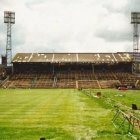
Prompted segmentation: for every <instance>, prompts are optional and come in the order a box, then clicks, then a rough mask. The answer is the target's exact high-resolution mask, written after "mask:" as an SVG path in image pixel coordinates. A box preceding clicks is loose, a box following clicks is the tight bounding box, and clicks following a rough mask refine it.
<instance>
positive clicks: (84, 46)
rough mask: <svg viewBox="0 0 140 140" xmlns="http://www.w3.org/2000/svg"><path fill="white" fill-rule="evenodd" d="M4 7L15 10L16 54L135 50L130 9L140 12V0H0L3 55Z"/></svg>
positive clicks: (0, 38) (0, 48)
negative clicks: (133, 48)
mask: <svg viewBox="0 0 140 140" xmlns="http://www.w3.org/2000/svg"><path fill="white" fill-rule="evenodd" d="M5 10H11V11H15V13H16V24H15V25H13V27H12V33H13V38H12V43H13V55H15V53H17V52H118V51H132V45H133V43H132V39H133V38H132V36H133V34H132V31H133V26H132V25H131V24H130V20H131V11H140V0H0V54H4V53H5V46H6V25H5V24H4V23H3V11H5Z"/></svg>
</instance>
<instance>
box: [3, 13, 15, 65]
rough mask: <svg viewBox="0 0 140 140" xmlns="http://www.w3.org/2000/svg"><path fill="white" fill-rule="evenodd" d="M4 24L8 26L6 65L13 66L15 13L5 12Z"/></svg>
mask: <svg viewBox="0 0 140 140" xmlns="http://www.w3.org/2000/svg"><path fill="white" fill-rule="evenodd" d="M4 23H6V24H7V42H6V61H7V62H6V65H7V66H12V24H15V12H11V11H4Z"/></svg>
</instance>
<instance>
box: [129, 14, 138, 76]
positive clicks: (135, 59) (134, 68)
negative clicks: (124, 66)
mask: <svg viewBox="0 0 140 140" xmlns="http://www.w3.org/2000/svg"><path fill="white" fill-rule="evenodd" d="M131 24H133V26H134V31H133V65H132V72H133V73H135V74H140V53H139V28H138V25H139V24H140V12H132V13H131Z"/></svg>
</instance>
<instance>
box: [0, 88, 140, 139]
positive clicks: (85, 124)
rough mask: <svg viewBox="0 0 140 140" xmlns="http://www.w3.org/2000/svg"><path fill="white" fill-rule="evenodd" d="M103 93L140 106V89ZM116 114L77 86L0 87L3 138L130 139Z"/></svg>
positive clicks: (0, 124) (127, 103)
mask: <svg viewBox="0 0 140 140" xmlns="http://www.w3.org/2000/svg"><path fill="white" fill-rule="evenodd" d="M92 92H93V93H94V92H96V90H93V91H92ZM101 92H102V94H103V95H106V96H108V97H110V98H114V99H115V100H116V101H119V102H121V103H123V104H125V105H127V106H131V104H132V103H134V102H135V103H136V104H138V105H139V101H140V92H139V91H127V92H121V91H118V90H101ZM116 94H123V95H124V96H122V97H118V96H114V95H116ZM113 115H114V112H113V111H112V108H111V107H108V106H104V104H103V103H101V101H100V99H97V98H90V97H88V96H86V95H85V94H83V93H82V92H80V91H77V90H75V89H15V90H14V89H5V90H4V89H0V140H39V139H40V137H45V138H46V139H51V140H110V139H112V140H121V139H122V140H130V139H131V138H130V137H128V136H127V135H124V134H122V133H121V132H120V131H119V130H118V129H116V128H115V127H114V126H113V125H112V122H111V120H112V117H113ZM137 136H138V134H137Z"/></svg>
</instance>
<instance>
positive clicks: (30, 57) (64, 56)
mask: <svg viewBox="0 0 140 140" xmlns="http://www.w3.org/2000/svg"><path fill="white" fill-rule="evenodd" d="M131 61H132V58H131V55H130V53H17V54H16V55H15V57H14V59H13V63H29V62H30V63H36V62H38V63H47V62H50V63H62V62H64V63H119V62H131Z"/></svg>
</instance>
